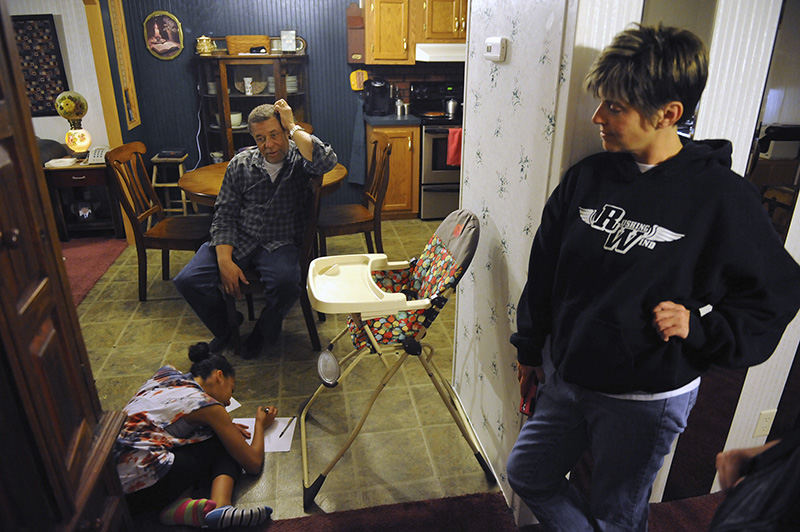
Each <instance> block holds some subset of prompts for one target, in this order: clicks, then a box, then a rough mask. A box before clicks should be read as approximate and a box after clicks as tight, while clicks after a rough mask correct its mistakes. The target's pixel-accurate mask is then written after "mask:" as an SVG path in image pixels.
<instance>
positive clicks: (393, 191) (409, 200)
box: [366, 124, 420, 219]
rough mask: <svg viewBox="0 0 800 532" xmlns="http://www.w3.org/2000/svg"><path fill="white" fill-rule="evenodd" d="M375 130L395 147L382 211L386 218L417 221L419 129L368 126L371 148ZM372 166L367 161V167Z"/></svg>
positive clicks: (390, 158) (367, 133)
mask: <svg viewBox="0 0 800 532" xmlns="http://www.w3.org/2000/svg"><path fill="white" fill-rule="evenodd" d="M373 131H379V132H381V133H384V134H385V135H387V136H388V137H389V141H390V142H391V145H392V154H391V155H390V156H389V186H388V187H387V190H386V199H385V200H384V202H383V209H382V211H381V212H382V213H383V216H384V218H385V219H391V218H414V217H416V216H417V213H418V212H419V156H420V149H419V147H420V138H419V135H420V130H419V127H395V126H391V127H388V126H387V127H382V126H381V127H376V126H371V125H369V124H367V126H366V135H367V145H368V146H369V145H370V143H371V142H372V138H373V137H372V133H373ZM368 156H369V154H368ZM369 163H370V161H369V160H368V161H367V168H369Z"/></svg>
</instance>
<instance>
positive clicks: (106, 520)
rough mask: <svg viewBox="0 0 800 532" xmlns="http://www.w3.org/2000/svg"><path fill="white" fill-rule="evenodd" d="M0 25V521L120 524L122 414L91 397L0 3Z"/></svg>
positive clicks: (19, 526)
mask: <svg viewBox="0 0 800 532" xmlns="http://www.w3.org/2000/svg"><path fill="white" fill-rule="evenodd" d="M0 23H1V25H0V426H2V437H1V438H0V442H2V443H0V529H2V530H15V531H17V530H19V531H28V530H29V531H44V530H48V531H49V530H59V531H60V530H64V531H71V530H118V529H130V528H131V521H130V517H129V514H128V511H127V507H126V505H125V500H124V497H123V495H122V489H121V487H120V484H119V479H118V478H117V474H116V468H115V467H114V463H113V460H112V459H111V448H112V445H113V443H114V440H115V439H116V436H117V433H118V431H119V427H120V425H121V423H122V420H123V415H122V413H121V412H104V411H103V410H102V408H101V406H100V401H99V399H98V397H97V390H96V389H95V385H94V379H93V377H92V372H91V369H90V366H89V359H88V356H87V353H86V347H85V345H84V343H83V338H82V336H81V330H80V325H79V323H78V317H77V314H76V312H75V307H74V305H73V304H72V296H71V295H70V291H69V286H68V281H67V276H66V272H65V270H64V265H63V261H62V257H61V246H60V244H59V241H58V235H57V233H56V227H55V222H54V218H53V211H52V207H51V205H50V201H49V199H48V192H47V186H46V183H45V180H44V175H43V173H42V169H41V167H40V165H39V162H38V161H39V154H38V148H37V146H36V143H35V137H34V134H33V126H32V123H31V116H30V111H29V104H28V99H27V97H26V95H25V90H24V81H23V78H22V74H21V71H20V66H19V65H20V62H19V58H18V56H17V51H16V44H15V34H14V31H13V30H12V28H11V23H10V17H9V16H8V12H7V8H6V4H5V2H0Z"/></svg>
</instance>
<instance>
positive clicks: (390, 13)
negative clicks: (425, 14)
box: [364, 0, 414, 65]
mask: <svg viewBox="0 0 800 532" xmlns="http://www.w3.org/2000/svg"><path fill="white" fill-rule="evenodd" d="M408 21H409V0H369V4H368V5H367V6H366V13H365V17H364V29H365V38H366V51H365V52H366V56H367V61H366V62H367V64H373V65H374V64H391V65H399V64H413V63H414V54H413V51H412V46H413V45H412V43H411V40H410V38H409V32H408Z"/></svg>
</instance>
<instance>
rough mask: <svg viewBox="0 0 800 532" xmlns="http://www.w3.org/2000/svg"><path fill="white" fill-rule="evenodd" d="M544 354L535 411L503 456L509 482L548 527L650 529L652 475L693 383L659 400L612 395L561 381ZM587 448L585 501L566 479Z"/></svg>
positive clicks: (677, 429) (682, 420) (679, 424)
mask: <svg viewBox="0 0 800 532" xmlns="http://www.w3.org/2000/svg"><path fill="white" fill-rule="evenodd" d="M548 362H549V361H547V360H546V363H545V373H546V376H545V383H544V384H542V385H540V387H539V389H538V390H537V394H538V397H537V401H536V408H535V411H534V415H533V416H531V417H530V419H528V420H527V421H526V422H525V424H524V425H523V427H522V430H521V431H520V434H519V437H518V438H517V442H516V443H515V444H514V448H513V449H512V450H511V455H510V456H509V458H508V464H507V472H508V482H509V484H510V485H511V488H512V489H513V490H514V491H515V492H516V493H517V494H518V495H519V496H520V497H521V498H522V500H524V501H525V503H526V504H527V505H528V507H529V508H530V509H531V511H532V512H533V513H534V515H536V517H537V518H538V519H539V521H540V522H541V523H542V524H543V525H544V526H545V528H547V529H548V530H565V531H569V532H577V531H583V530H626V531H627V530H647V515H648V508H649V507H648V500H649V498H650V491H651V489H652V484H653V481H654V480H655V477H656V474H657V473H658V470H659V469H660V468H661V465H662V464H663V462H664V456H665V455H667V454H668V453H669V451H670V448H671V446H672V442H673V441H674V440H675V438H676V437H677V436H678V434H680V433H681V432H683V430H684V428H685V427H686V420H687V419H688V417H689V412H691V410H692V407H693V406H694V403H695V400H696V398H697V388H695V389H694V390H693V391H691V392H687V393H684V394H682V395H679V396H675V397H670V398H668V399H663V400H658V401H633V400H625V399H616V398H613V397H608V396H606V395H603V394H600V393H597V392H593V391H590V390H587V389H585V388H582V387H579V386H575V385H573V384H570V383H567V382H564V380H563V379H561V377H560V376H559V375H558V373H557V372H556V371H554V370H553V368H552V365H551V364H548ZM548 366H549V367H548ZM587 448H588V449H589V450H590V451H591V454H592V459H593V462H594V465H593V469H592V481H591V499H590V500H589V501H587V500H586V499H585V497H583V495H582V494H581V493H579V492H578V490H577V489H576V488H575V486H573V485H572V484H571V483H570V482H569V481H568V480H567V479H566V474H567V473H568V472H569V471H570V470H571V469H572V468H573V466H574V465H575V464H576V462H577V461H578V460H579V459H580V457H581V455H582V454H583V452H584V451H585V450H586V449H587Z"/></svg>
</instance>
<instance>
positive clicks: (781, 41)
mask: <svg viewBox="0 0 800 532" xmlns="http://www.w3.org/2000/svg"><path fill="white" fill-rule="evenodd" d="M797 28H800V0H786V1H785V2H784V6H783V20H782V21H781V27H780V29H779V31H778V37H777V39H776V40H775V50H774V52H773V54H772V63H771V65H770V71H769V78H767V88H766V91H765V92H764V105H763V106H762V109H761V117H760V121H761V122H763V123H764V124H800V82H798V81H797V67H798V66H800V63H798V60H797V53H798V51H800V32H799V31H797Z"/></svg>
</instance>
